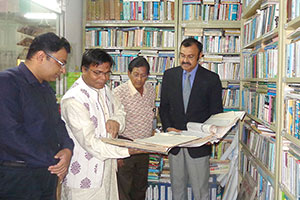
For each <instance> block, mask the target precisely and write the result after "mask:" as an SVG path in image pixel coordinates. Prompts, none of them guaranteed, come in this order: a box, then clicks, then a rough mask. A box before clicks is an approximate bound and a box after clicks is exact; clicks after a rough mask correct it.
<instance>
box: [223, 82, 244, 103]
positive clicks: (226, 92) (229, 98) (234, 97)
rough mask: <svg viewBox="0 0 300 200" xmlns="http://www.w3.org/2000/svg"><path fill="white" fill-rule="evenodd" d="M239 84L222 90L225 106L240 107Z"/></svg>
mask: <svg viewBox="0 0 300 200" xmlns="http://www.w3.org/2000/svg"><path fill="white" fill-rule="evenodd" d="M239 93H240V89H239V85H237V87H235V88H234V87H233V88H227V89H223V90H222V99H223V107H224V108H238V107H239V102H240V101H239V100H240V99H239V96H240V94H239Z"/></svg>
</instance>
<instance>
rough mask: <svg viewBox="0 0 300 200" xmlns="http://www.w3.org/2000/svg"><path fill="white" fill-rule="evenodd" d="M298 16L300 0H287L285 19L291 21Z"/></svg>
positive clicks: (299, 14)
mask: <svg viewBox="0 0 300 200" xmlns="http://www.w3.org/2000/svg"><path fill="white" fill-rule="evenodd" d="M299 16H300V1H298V0H287V21H288V22H289V21H291V20H293V19H295V18H297V17H299Z"/></svg>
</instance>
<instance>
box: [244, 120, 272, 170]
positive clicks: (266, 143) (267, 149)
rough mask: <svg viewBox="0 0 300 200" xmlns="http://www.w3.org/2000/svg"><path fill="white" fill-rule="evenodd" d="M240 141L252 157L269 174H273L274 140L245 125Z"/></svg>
mask: <svg viewBox="0 0 300 200" xmlns="http://www.w3.org/2000/svg"><path fill="white" fill-rule="evenodd" d="M241 140H242V142H243V143H244V144H245V145H246V146H247V147H248V149H249V151H250V152H251V154H252V155H253V156H255V157H256V158H257V159H258V160H260V161H261V162H262V163H263V164H264V166H265V167H266V168H267V169H269V170H270V172H272V173H274V172H275V162H276V161H275V160H276V157H275V144H276V140H275V139H274V138H273V137H269V136H265V135H262V134H259V133H257V132H256V131H254V130H253V129H252V128H251V127H250V126H249V125H247V124H246V125H245V126H243V130H242V138H241Z"/></svg>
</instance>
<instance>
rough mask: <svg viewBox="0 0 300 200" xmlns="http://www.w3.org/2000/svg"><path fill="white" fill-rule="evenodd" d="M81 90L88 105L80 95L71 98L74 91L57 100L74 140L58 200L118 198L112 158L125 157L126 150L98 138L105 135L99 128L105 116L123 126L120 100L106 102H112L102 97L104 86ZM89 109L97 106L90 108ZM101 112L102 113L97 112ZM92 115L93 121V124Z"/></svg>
mask: <svg viewBox="0 0 300 200" xmlns="http://www.w3.org/2000/svg"><path fill="white" fill-rule="evenodd" d="M76 82H77V81H76ZM78 82H79V84H81V85H82V84H83V83H84V82H83V80H82V79H81V80H78ZM85 86H86V85H85ZM84 89H85V90H86V91H87V92H88V94H89V95H87V96H88V98H89V104H90V105H87V103H83V102H85V101H86V100H87V99H85V98H84V97H83V98H81V99H80V98H79V99H76V98H73V97H72V95H74V94H72V95H70V94H68V95H66V96H65V97H64V98H63V99H62V103H61V112H62V118H63V120H64V121H65V122H66V126H67V130H68V133H69V135H70V137H71V138H72V139H73V140H74V143H75V147H74V152H73V156H72V160H71V163H70V167H69V173H68V175H67V176H66V179H65V180H64V184H63V191H62V199H68V200H75V199H80V200H82V199H94V198H95V199H110V200H115V199H118V188H117V178H116V170H117V163H116V158H124V157H128V156H129V153H128V149H127V148H121V147H117V146H113V145H108V144H105V143H103V142H102V141H101V140H100V139H99V137H103V136H105V135H109V134H106V131H105V127H103V125H104V124H105V122H106V120H107V119H108V118H109V119H114V120H116V121H118V122H119V123H120V128H121V129H124V117H125V113H124V111H123V108H122V105H121V104H120V102H117V101H116V100H115V99H113V102H107V100H108V99H109V100H110V101H112V98H108V99H105V95H103V94H104V93H103V91H104V89H102V91H101V90H96V89H93V88H87V87H85V88H84ZM78 91H79V90H78ZM94 92H95V93H94ZM75 95H76V93H75ZM78 95H79V96H80V95H82V94H78ZM100 95H101V97H102V98H104V99H101V100H99V99H97V98H96V99H94V100H93V101H90V100H91V98H95V97H99V96H100ZM93 102H96V103H95V104H99V105H100V107H101V109H100V108H99V105H95V106H94V105H92V104H93ZM104 102H106V103H104ZM104 104H105V105H104ZM106 104H107V105H106ZM109 104H111V105H109ZM93 108H94V109H95V108H97V109H95V110H93V111H91V109H93ZM111 108H113V109H111ZM111 110H113V111H111ZM101 111H102V113H99V112H101ZM91 116H92V117H91ZM94 116H96V117H94ZM95 118H96V122H97V124H95ZM99 131H100V132H101V133H99ZM103 132H105V133H103ZM82 155H84V156H82ZM100 166H102V167H100Z"/></svg>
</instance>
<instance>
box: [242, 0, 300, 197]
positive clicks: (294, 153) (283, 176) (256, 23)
mask: <svg viewBox="0 0 300 200" xmlns="http://www.w3.org/2000/svg"><path fill="white" fill-rule="evenodd" d="M276 4H277V5H276ZM243 6H244V7H243V13H242V25H241V30H242V31H241V32H242V39H241V41H242V50H241V51H242V55H241V65H242V72H241V101H242V104H241V108H242V109H243V110H246V111H247V112H248V120H246V122H245V123H244V125H243V129H242V130H243V132H242V134H241V137H240V168H239V169H240V175H241V177H242V176H243V175H244V174H245V173H249V174H250V175H251V176H252V177H253V178H254V179H255V180H256V181H257V184H258V186H260V183H262V182H264V183H267V185H266V186H260V188H261V189H260V190H258V192H257V194H256V195H257V196H256V197H257V198H260V199H298V198H299V194H300V191H299V189H298V187H299V185H300V181H299V178H298V177H299V155H300V151H299V149H300V142H299V112H298V111H299V106H300V104H298V103H299V97H300V96H299V92H298V86H299V81H300V79H299V74H298V73H299V66H300V65H299V64H300V62H299V56H298V55H297V53H296V52H298V48H299V42H298V41H299V35H300V32H299V30H298V31H297V28H298V27H299V26H300V18H299V16H300V13H299V12H300V9H299V8H300V2H299V1H295V0H278V1H277V3H276V1H267V0H252V1H251V0H245V1H244V2H243ZM297 72H298V73H297ZM266 130H267V131H266ZM249 134H250V135H253V136H249ZM248 136H249V137H248ZM257 137H260V139H258V138H257ZM270 140H271V141H272V145H271V146H272V147H271V146H270V142H268V141H270ZM261 141H263V142H262V143H261ZM265 141H266V142H265ZM253 145H254V146H256V148H254V149H252V148H251V147H252V146H253ZM261 145H263V146H265V150H266V151H267V152H270V149H272V151H271V152H272V155H270V154H268V155H269V156H267V155H265V156H264V154H266V153H264V154H262V153H259V154H257V150H259V148H260V147H261ZM273 148H274V150H273ZM266 160H268V162H266ZM270 164H271V165H270ZM270 166H271V168H270ZM257 177H262V178H259V179H258V178H257ZM270 195H271V196H270Z"/></svg>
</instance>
